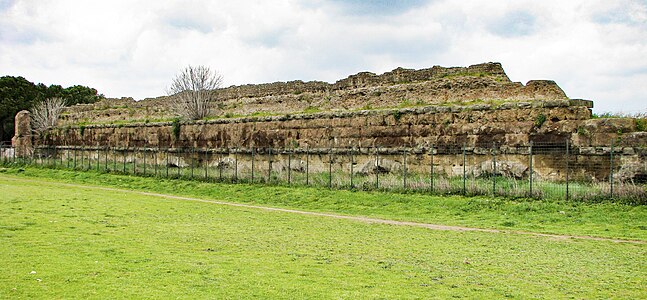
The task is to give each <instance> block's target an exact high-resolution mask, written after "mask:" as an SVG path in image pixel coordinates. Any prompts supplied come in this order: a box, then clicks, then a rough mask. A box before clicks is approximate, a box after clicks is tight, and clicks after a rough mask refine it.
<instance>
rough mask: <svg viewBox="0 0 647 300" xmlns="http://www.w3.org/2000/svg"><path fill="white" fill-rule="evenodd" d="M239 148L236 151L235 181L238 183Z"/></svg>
mask: <svg viewBox="0 0 647 300" xmlns="http://www.w3.org/2000/svg"><path fill="white" fill-rule="evenodd" d="M238 150H239V149H238V147H236V149H235V150H234V181H238Z"/></svg>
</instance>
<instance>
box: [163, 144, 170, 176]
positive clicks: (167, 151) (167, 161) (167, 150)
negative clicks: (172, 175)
mask: <svg viewBox="0 0 647 300" xmlns="http://www.w3.org/2000/svg"><path fill="white" fill-rule="evenodd" d="M164 152H165V153H166V178H168V163H169V160H168V153H169V149H168V148H166V151H164Z"/></svg>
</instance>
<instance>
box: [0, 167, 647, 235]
mask: <svg viewBox="0 0 647 300" xmlns="http://www.w3.org/2000/svg"><path fill="white" fill-rule="evenodd" d="M3 170H4V172H3V173H0V174H5V176H19V177H26V178H40V179H42V180H56V181H63V182H69V183H83V184H93V185H102V186H110V187H119V188H127V189H134V190H142V191H152V192H160V193H167V194H179V195H188V196H195V197H205V198H210V199H217V200H223V201H231V202H240V203H250V204H260V205H267V206H273V207H284V208H296V209H302V210H309V211H319V212H333V213H341V214H347V215H361V216H369V217H378V218H387V219H393V220H403V221H415V222H425V223H435V224H444V225H457V226H470V227H479V228H494V229H501V230H522V231H530V232H538V233H551V234H567V235H590V236H596V237H608V238H620V239H638V240H643V241H646V240H647V206H645V205H626V204H619V203H615V202H611V201H602V202H596V203H586V202H579V201H564V200H533V199H529V200H528V199H516V200H513V199H509V198H502V197H501V198H493V197H487V196H477V197H462V196H444V197H443V196H431V195H424V194H420V193H412V194H402V193H389V192H378V191H373V192H362V191H358V192H354V191H345V190H328V189H325V188H307V187H284V186H267V185H261V184H253V185H252V184H220V183H207V182H200V181H192V180H177V179H161V178H152V177H137V176H127V175H112V174H105V173H98V172H94V171H85V172H80V171H77V172H75V171H70V170H56V169H48V168H42V169H41V168H37V167H27V168H25V169H24V171H22V172H19V171H18V170H19V169H17V168H8V169H3Z"/></svg>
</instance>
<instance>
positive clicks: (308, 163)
mask: <svg viewBox="0 0 647 300" xmlns="http://www.w3.org/2000/svg"><path fill="white" fill-rule="evenodd" d="M306 185H310V145H306Z"/></svg>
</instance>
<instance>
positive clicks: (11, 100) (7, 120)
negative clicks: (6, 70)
mask: <svg viewBox="0 0 647 300" xmlns="http://www.w3.org/2000/svg"><path fill="white" fill-rule="evenodd" d="M52 98H61V99H63V100H64V103H65V105H66V106H71V105H75V104H79V103H94V102H97V101H99V100H101V99H103V98H104V96H103V94H98V92H97V90H96V89H94V88H91V87H87V86H82V85H74V86H70V87H67V88H63V87H62V86H60V85H57V84H52V85H49V86H47V85H45V84H42V83H38V84H35V83H33V82H31V81H29V80H27V79H25V78H23V77H21V76H17V77H16V76H3V77H0V126H1V127H0V141H1V142H6V141H10V140H11V137H12V136H13V132H14V117H15V115H16V113H18V112H19V111H21V110H25V109H27V110H29V109H31V108H32V107H34V106H36V105H38V104H40V103H42V102H43V101H44V100H45V99H52Z"/></svg>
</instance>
